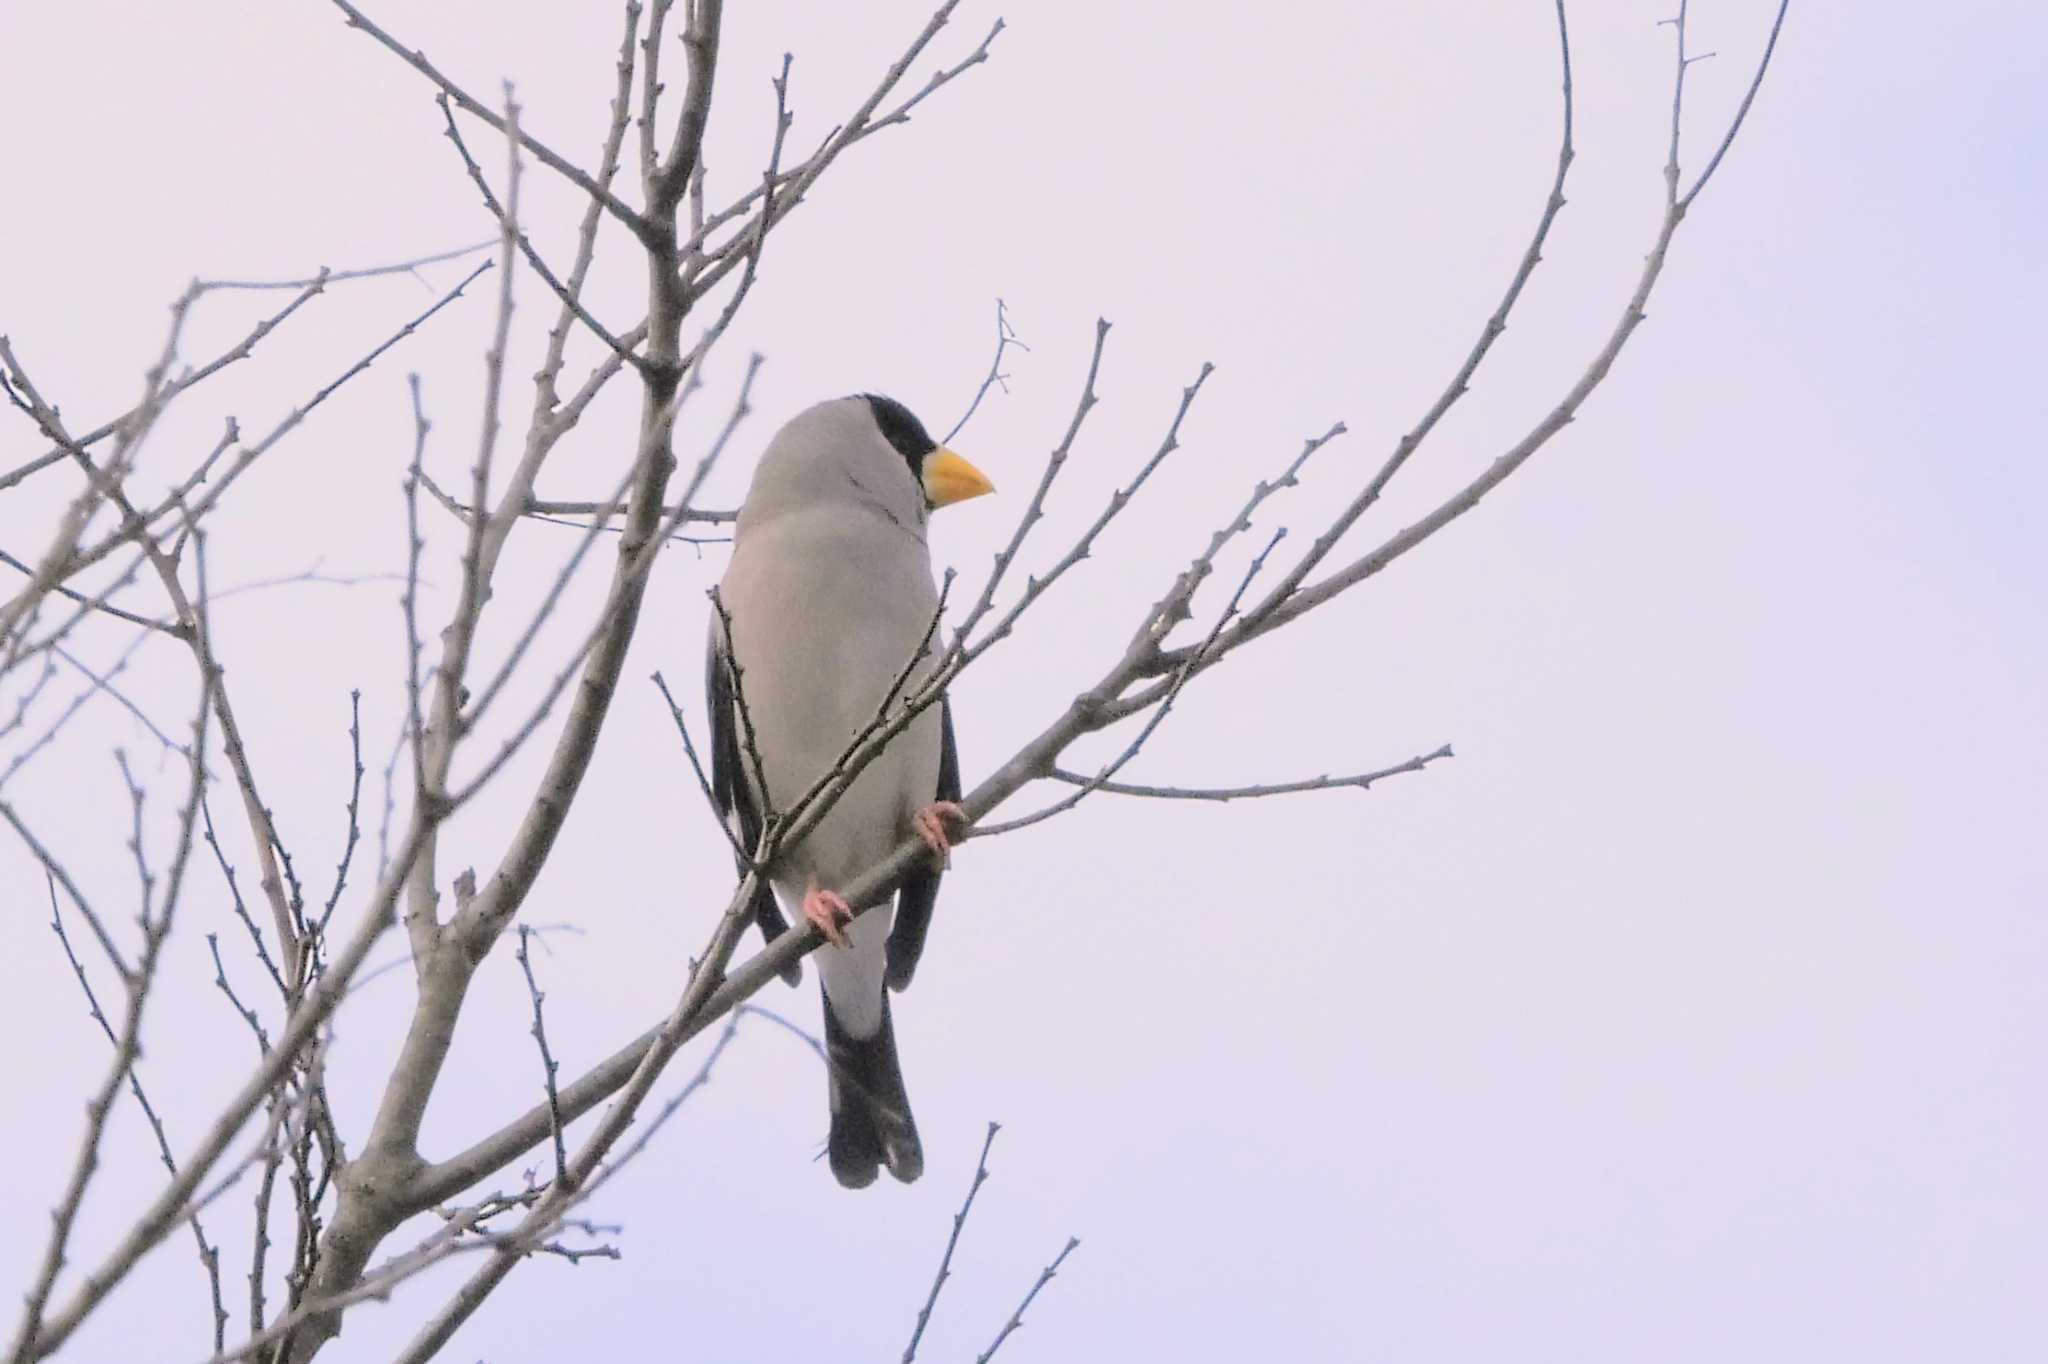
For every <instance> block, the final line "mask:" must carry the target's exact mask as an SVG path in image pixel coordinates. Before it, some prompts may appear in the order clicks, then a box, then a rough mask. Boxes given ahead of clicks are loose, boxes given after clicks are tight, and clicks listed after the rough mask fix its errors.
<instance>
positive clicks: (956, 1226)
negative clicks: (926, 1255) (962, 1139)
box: [903, 1122, 1021, 1364]
mask: <svg viewBox="0 0 2048 1364" xmlns="http://www.w3.org/2000/svg"><path fill="white" fill-rule="evenodd" d="M1002 1130H1003V1125H1002V1124H1001V1123H998V1122H991V1123H990V1124H989V1125H988V1135H987V1136H986V1137H983V1138H982V1141H981V1158H980V1159H979V1160H977V1161H975V1163H974V1181H973V1182H972V1183H970V1184H969V1185H968V1186H967V1197H966V1199H965V1201H963V1202H962V1203H961V1204H960V1211H958V1212H956V1213H954V1214H953V1232H952V1234H951V1235H950V1236H948V1237H947V1238H946V1250H945V1253H944V1254H942V1255H940V1256H939V1272H938V1273H936V1274H934V1275H933V1276H932V1291H931V1292H929V1293H927V1294H925V1299H924V1306H923V1307H920V1308H918V1309H917V1325H916V1326H914V1327H912V1328H911V1332H910V1343H909V1344H908V1345H906V1346H904V1347H903V1364H910V1362H911V1361H912V1360H913V1359H916V1358H917V1343H918V1342H919V1341H920V1340H923V1339H924V1328H925V1326H926V1324H927V1323H929V1322H930V1321H931V1319H932V1308H933V1307H934V1306H936V1305H937V1304H938V1301H939V1290H940V1289H942V1288H944V1287H945V1286H946V1280H947V1279H948V1278H950V1277H951V1276H952V1273H953V1248H954V1247H955V1246H957V1245H959V1244H960V1229H961V1228H962V1227H965V1226H966V1225H967V1214H968V1213H969V1212H970V1211H972V1210H973V1208H974V1196H975V1195H976V1194H978V1193H980V1192H981V1186H982V1185H983V1184H985V1183H987V1182H988V1149H989V1147H991V1146H993V1145H995V1144H996V1133H998V1132H1000V1131H1002ZM1019 1310H1020V1311H1021V1309H1019Z"/></svg>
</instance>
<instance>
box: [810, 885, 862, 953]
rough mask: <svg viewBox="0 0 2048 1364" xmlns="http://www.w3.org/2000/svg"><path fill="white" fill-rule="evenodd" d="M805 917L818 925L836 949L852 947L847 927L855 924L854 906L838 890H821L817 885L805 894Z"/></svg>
mask: <svg viewBox="0 0 2048 1364" xmlns="http://www.w3.org/2000/svg"><path fill="white" fill-rule="evenodd" d="M803 909H804V917H805V918H806V919H809V920H810V921H811V922H812V923H813V924H815V925H817V929H818V931H819V932H820V933H823V934H824V935H825V941H826V942H829V943H831V944H832V945H833V946H834V947H851V946H852V945H853V944H852V942H851V941H849V940H848V938H847V936H846V925H847V924H849V923H852V922H853V906H852V905H849V904H848V903H846V897H845V896H843V895H841V894H840V893H839V892H838V891H836V890H823V889H820V888H819V887H818V886H817V885H816V884H815V883H814V884H813V885H812V886H811V888H810V889H809V890H807V891H805V892H804V906H803Z"/></svg>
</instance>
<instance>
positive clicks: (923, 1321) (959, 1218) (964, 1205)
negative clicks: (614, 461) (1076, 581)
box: [903, 437, 1003, 1364]
mask: <svg viewBox="0 0 2048 1364" xmlns="http://www.w3.org/2000/svg"><path fill="white" fill-rule="evenodd" d="M948 439H950V437H949V438H948ZM1002 1130H1003V1125H1002V1124H1001V1123H998V1122H991V1123H990V1124H989V1125H988V1135H987V1136H985V1137H983V1138H982V1139H981V1156H980V1158H979V1159H977V1160H976V1161H975V1162H974V1180H973V1182H972V1183H970V1184H969V1185H968V1186H967V1197H966V1198H965V1199H964V1200H962V1202H961V1204H960V1211H958V1212H956V1213H954V1214H953V1231H952V1234H951V1235H949V1236H948V1237H946V1250H945V1253H944V1254H942V1255H940V1256H939V1272H938V1273H936V1274H934V1275H933V1276H932V1291H931V1292H929V1293H927V1294H926V1295H925V1299H924V1306H922V1307H920V1308H918V1309H917V1325H916V1326H914V1327H912V1328H911V1331H910V1343H909V1344H908V1345H905V1346H904V1347H903V1364H910V1362H911V1361H912V1360H914V1359H916V1358H917V1343H918V1342H919V1341H921V1340H923V1339H924V1328H925V1326H926V1325H927V1324H929V1323H930V1321H931V1319H932V1308H933V1307H935V1306H937V1305H938V1301H939V1290H940V1289H942V1288H944V1287H945V1286H946V1280H947V1279H948V1278H949V1277H951V1275H952V1272H953V1248H954V1247H955V1246H957V1245H959V1244H960V1231H961V1228H963V1227H965V1226H966V1225H967V1214H968V1213H969V1212H971V1211H973V1209H974V1196H975V1195H976V1194H978V1193H980V1192H981V1186H982V1185H983V1184H985V1183H987V1182H988V1149H989V1147H991V1146H994V1145H995V1144H996V1133H998V1132H1000V1131H1002Z"/></svg>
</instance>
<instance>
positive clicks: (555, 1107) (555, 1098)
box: [513, 924, 569, 1184]
mask: <svg viewBox="0 0 2048 1364" xmlns="http://www.w3.org/2000/svg"><path fill="white" fill-rule="evenodd" d="M532 937H533V930H532V929H531V928H528V927H527V926H526V925H525V924H521V925H519V950H518V951H517V952H516V953H514V954H513V955H514V956H515V957H517V958H518V960H519V970H520V972H521V973H522V974H523V975H525V977H526V993H527V996H528V998H530V999H531V1000H532V1001H533V1028H532V1029H531V1031H532V1033H533V1044H534V1045H535V1046H536V1047H538V1048H540V1066H541V1075H542V1083H543V1084H544V1085H545V1086H546V1088H547V1096H548V1113H549V1115H550V1116H551V1118H552V1120H553V1122H554V1138H555V1182H556V1183H558V1184H559V1183H562V1182H563V1181H565V1180H567V1179H568V1178H569V1152H568V1148H567V1147H565V1146H564V1145H563V1144H562V1099H561V1095H560V1094H558V1093H557V1092H556V1091H555V1075H556V1073H557V1072H558V1071H559V1070H560V1069H561V1067H560V1066H559V1065H557V1064H556V1062H555V1054H554V1053H553V1052H552V1051H550V1050H548V1025H547V1020H546V1018H545V1017H543V1016H542V1014H541V1007H540V1006H541V1002H542V1001H543V1000H545V999H546V998H547V996H546V995H544V994H542V993H541V989H540V982H539V981H537V980H535V979H534V976H533V959H532V956H531V955H530V954H529V953H528V951H527V942H528V940H529V939H531V938H532Z"/></svg>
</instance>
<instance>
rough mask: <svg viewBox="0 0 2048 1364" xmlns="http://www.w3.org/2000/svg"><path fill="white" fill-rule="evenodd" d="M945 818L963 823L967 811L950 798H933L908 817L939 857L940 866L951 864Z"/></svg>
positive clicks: (951, 848) (912, 825) (951, 842)
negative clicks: (933, 799)
mask: <svg viewBox="0 0 2048 1364" xmlns="http://www.w3.org/2000/svg"><path fill="white" fill-rule="evenodd" d="M947 820H953V821H955V822H956V823H960V824H965V823H966V822H967V812H966V811H965V810H963V809H961V808H960V807H959V806H958V805H955V804H954V803H953V802H952V801H950V800H935V801H933V802H932V803H931V804H930V805H927V806H925V807H924V808H923V809H921V810H919V811H918V812H917V813H916V814H914V815H912V816H911V817H910V823H911V827H912V828H914V829H916V830H917V836H918V837H919V838H921V839H923V840H924V841H925V846H926V847H928V848H930V849H931V850H932V855H933V856H934V857H936V858H938V859H939V865H940V866H941V867H950V866H952V865H953V839H952V836H951V835H949V834H948V833H947V832H946V821H947Z"/></svg>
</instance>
